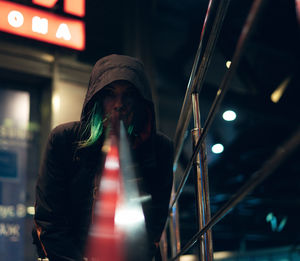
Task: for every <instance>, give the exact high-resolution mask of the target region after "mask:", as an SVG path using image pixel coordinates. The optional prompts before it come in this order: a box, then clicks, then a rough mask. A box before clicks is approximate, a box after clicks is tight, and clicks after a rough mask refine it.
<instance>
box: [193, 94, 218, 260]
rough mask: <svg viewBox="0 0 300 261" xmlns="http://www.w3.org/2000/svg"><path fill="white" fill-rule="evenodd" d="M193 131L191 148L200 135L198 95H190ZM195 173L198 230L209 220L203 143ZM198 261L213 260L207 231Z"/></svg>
mask: <svg viewBox="0 0 300 261" xmlns="http://www.w3.org/2000/svg"><path fill="white" fill-rule="evenodd" d="M192 105H193V117H194V129H193V130H192V138H193V147H194V149H195V146H196V144H197V142H198V139H199V136H200V133H201V122H200V120H201V119H200V108H199V95H198V93H193V94H192ZM194 173H195V193H196V209H197V217H198V226H199V229H201V228H203V227H204V226H205V225H206V223H207V222H208V221H209V219H210V202H209V187H208V175H207V173H208V172H207V163H206V149H205V144H204V143H203V144H202V146H201V149H200V152H199V154H198V155H197V157H196V160H195V162H194ZM199 260H201V261H212V260H213V247H212V234H211V230H208V231H207V232H206V233H205V234H204V235H203V236H202V237H201V238H200V239H199Z"/></svg>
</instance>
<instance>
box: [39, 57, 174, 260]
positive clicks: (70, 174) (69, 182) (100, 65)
mask: <svg viewBox="0 0 300 261" xmlns="http://www.w3.org/2000/svg"><path fill="white" fill-rule="evenodd" d="M117 80H126V81H129V82H130V83H131V84H133V85H134V86H135V87H136V88H138V89H139V91H140V93H141V94H142V95H143V97H144V99H145V102H146V103H148V105H149V106H151V108H152V111H153V117H152V118H153V122H152V133H151V135H150V138H148V139H147V140H146V141H145V142H144V143H142V144H141V145H140V146H139V147H138V148H137V149H135V151H134V155H135V157H134V158H135V163H136V164H137V165H138V168H139V173H140V174H139V175H140V177H139V179H138V180H140V183H141V184H138V185H139V187H140V188H142V190H143V191H142V193H147V194H150V195H151V198H152V199H151V201H148V202H147V203H145V204H144V205H143V210H144V215H145V220H146V228H147V232H148V238H149V240H150V245H151V244H154V243H155V242H158V241H159V239H160V236H161V232H162V230H163V227H164V224H165V221H166V218H167V213H168V204H169V199H170V192H171V187H172V161H173V146H172V143H171V141H170V140H169V139H168V138H167V137H165V136H164V135H162V134H160V133H158V132H157V131H156V129H155V117H154V115H155V114H154V109H153V103H152V99H151V92H150V88H149V85H148V82H147V79H146V77H145V74H144V69H143V65H142V64H141V63H140V62H139V61H138V60H137V59H135V58H131V57H128V56H121V55H111V56H107V57H104V58H102V59H100V60H99V61H98V62H97V63H96V64H95V66H94V68H93V71H92V74H91V78H90V82H89V87H88V91H87V94H86V98H85V101H84V105H83V109H82V115H81V120H80V121H78V122H70V123H66V124H62V125H59V126H58V127H56V128H55V129H54V130H52V132H51V134H50V136H49V139H48V144H47V147H46V151H45V154H44V159H43V162H42V164H41V168H40V173H39V176H38V180H37V185H36V209H35V216H34V221H35V229H34V230H33V237H34V243H35V244H36V245H37V248H38V251H39V252H40V254H41V255H46V256H47V257H48V258H49V259H50V261H60V260H65V261H66V260H69V261H71V260H72V261H75V260H76V261H77V260H80V261H82V260H83V255H84V247H85V243H86V237H87V233H88V229H89V225H90V220H91V215H92V204H93V190H94V188H95V175H96V173H97V170H98V169H99V166H101V162H102V161H103V155H102V154H101V150H99V147H100V148H101V145H102V143H103V138H101V139H100V141H99V142H98V144H96V145H95V146H92V147H89V148H86V149H81V150H78V149H77V146H78V141H80V140H81V139H82V132H83V131H82V130H83V128H84V127H85V123H86V120H87V113H88V112H89V110H90V108H91V105H92V104H93V98H94V97H95V94H97V93H98V92H100V91H101V89H102V88H103V87H105V86H106V85H108V84H110V83H112V82H114V81H117ZM151 255H152V254H151ZM145 260H146V259H145Z"/></svg>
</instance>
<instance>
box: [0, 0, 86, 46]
mask: <svg viewBox="0 0 300 261" xmlns="http://www.w3.org/2000/svg"><path fill="white" fill-rule="evenodd" d="M0 6H1V8H0V30H1V31H3V32H7V33H11V34H16V35H20V36H24V37H28V38H32V39H36V40H39V41H43V42H48V43H51V44H56V45H60V46H65V47H69V48H72V49H76V50H84V48H85V26H84V22H82V21H80V20H76V19H71V18H65V17H62V16H59V15H55V14H52V13H48V12H45V11H42V10H38V9H35V8H32V7H27V6H23V5H20V4H16V3H12V2H7V1H2V0H0Z"/></svg>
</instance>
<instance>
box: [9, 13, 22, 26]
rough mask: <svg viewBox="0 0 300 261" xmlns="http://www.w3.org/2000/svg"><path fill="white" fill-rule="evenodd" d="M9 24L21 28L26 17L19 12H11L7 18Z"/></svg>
mask: <svg viewBox="0 0 300 261" xmlns="http://www.w3.org/2000/svg"><path fill="white" fill-rule="evenodd" d="M7 20H8V23H9V24H10V25H11V26H13V27H16V28H18V27H21V26H22V25H23V23H24V16H23V15H22V13H20V12H19V11H15V10H13V11H10V12H9V14H8V16H7Z"/></svg>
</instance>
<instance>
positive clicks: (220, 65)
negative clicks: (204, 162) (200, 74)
mask: <svg viewBox="0 0 300 261" xmlns="http://www.w3.org/2000/svg"><path fill="white" fill-rule="evenodd" d="M75 2H76V5H77V4H78V6H79V7H78V8H77V7H76V8H77V9H76V8H75V7H74V6H75ZM252 2H253V1H251V0H243V1H239V0H231V1H230V3H229V8H228V12H227V15H226V17H225V19H224V23H223V26H222V29H221V32H220V35H219V38H218V41H217V44H216V48H215V50H214V52H213V55H212V60H211V62H210V65H209V68H208V72H207V77H206V78H205V82H204V85H203V90H202V92H201V94H200V112H201V120H202V121H203V122H204V121H205V120H206V117H207V113H208V111H209V108H210V106H211V104H212V101H213V99H214V97H215V95H216V93H217V90H218V87H219V85H220V82H221V80H222V77H223V76H224V74H225V73H226V71H227V70H228V68H229V67H230V61H231V58H232V56H233V53H234V50H235V47H236V44H237V40H238V38H239V36H240V34H241V31H242V28H243V25H244V23H245V19H246V17H247V15H248V12H249V10H250V7H251V4H252ZM265 2H266V3H265V5H264V7H263V10H262V13H261V15H260V17H259V19H258V22H257V25H256V27H255V30H254V32H253V34H252V35H251V39H250V41H249V42H248V44H247V46H246V50H245V52H244V54H243V57H242V59H241V62H240V64H239V67H238V69H237V73H236V75H235V77H234V79H233V82H232V84H231V85H230V88H229V91H228V92H227V94H226V96H225V99H224V101H223V103H222V105H221V108H220V110H219V112H218V114H217V116H216V119H215V121H214V123H213V125H212V127H211V129H210V131H209V134H208V136H207V138H206V148H207V159H208V175H209V183H210V202H211V211H212V214H214V213H215V212H216V211H217V210H218V209H219V208H220V207H221V206H222V204H224V203H225V202H226V201H227V200H228V199H229V198H230V197H231V196H232V195H233V194H234V193H235V192H236V191H237V189H238V188H240V187H241V185H242V184H244V183H245V181H246V180H247V178H248V177H250V175H251V174H252V173H254V172H255V171H256V170H258V169H259V168H260V166H261V165H262V163H263V162H264V161H265V160H266V159H268V158H269V157H270V156H271V155H272V153H273V152H274V150H275V149H276V148H277V147H278V146H279V145H280V144H281V143H282V142H283V141H285V140H286V139H287V137H289V136H290V135H291V134H292V133H293V132H294V131H295V130H296V128H297V126H298V125H299V113H300V106H299V94H300V91H299V83H300V71H299V70H300V66H299V48H300V39H299V30H300V28H299V23H298V22H299V18H297V9H296V3H297V2H298V1H296V2H295V1H293V0H275V1H270V0H269V1H265ZM45 3H46V4H48V6H47V5H45ZM70 3H71V1H69V0H64V1H63V0H58V1H39V0H32V1H31V0H15V1H0V31H1V32H0V260H1V261H2V260H3V261H4V260H5V261H6V260H16V261H23V260H24V261H29V260H35V258H36V256H35V252H34V248H33V246H32V243H31V242H32V240H31V227H32V225H33V220H32V217H33V214H34V208H33V206H34V200H35V199H34V187H35V182H36V178H37V175H38V169H39V163H40V160H41V157H42V154H43V150H44V146H45V142H46V139H47V136H48V134H49V132H50V130H51V129H52V128H53V127H55V126H56V125H58V124H60V123H63V122H66V121H73V120H78V119H79V117H80V113H81V106H82V104H83V99H84V96H85V92H86V88H87V84H88V80H89V74H90V71H91V69H92V66H93V64H94V63H95V62H96V61H97V60H98V59H99V58H101V57H103V56H105V55H108V54H112V53H118V54H126V55H131V56H135V57H138V58H140V59H142V60H143V62H144V64H145V68H146V70H147V73H148V76H149V79H150V82H151V85H152V93H153V97H154V101H155V108H156V112H157V126H158V129H159V130H160V131H162V132H164V133H165V134H167V135H168V136H169V137H170V138H174V134H175V130H176V125H177V121H178V118H179V114H180V109H181V105H182V102H183V99H184V95H185V91H186V87H187V84H188V79H189V76H190V73H191V69H192V65H193V61H194V58H195V54H196V51H197V47H198V44H199V41H200V35H201V30H202V26H203V22H204V18H205V13H206V10H207V6H208V1H207V0H186V1H178V0H177V1H176V0H172V1H171V0H152V1H150V0H148V1H145V0H128V1H121V0H110V1H107V0H106V1H104V0H103V1H102V0H98V1H92V0H87V1H83V0H82V1H81V0H76V1H73V2H72V3H73V6H71V7H70ZM83 3H85V9H83V8H82V6H81V5H80V4H83ZM68 4H69V5H68ZM73 7H74V8H73ZM34 15H36V16H38V17H47V18H48V26H49V31H47V30H46V29H45V28H46V27H45V26H46V25H45V23H44V22H43V21H41V20H40V21H39V23H38V24H34V22H33V20H32V17H33V16H34ZM297 19H298V20H297ZM72 23H74V24H75V25H74V26H73V25H72ZM62 24H63V25H62ZM74 28H75V29H74ZM51 30H52V31H54V32H56V35H55V33H54V34H53V36H52V38H51V35H50V34H51V33H53V32H52V31H51ZM73 30H74V31H73ZM74 32H75V33H74ZM73 33H74V34H73ZM74 35H76V37H74V38H76V39H77V38H78V39H77V42H75V43H74V44H73V42H72V41H73V38H72V37H73V36H74ZM55 36H56V39H54V38H55ZM57 39H60V40H59V41H58V40H57ZM78 43H79V44H78ZM228 111H229V112H228ZM225 112H227V113H225ZM224 113H225V114H224ZM191 128H192V124H191V125H190V128H189V130H188V131H187V133H186V135H185V145H184V147H183V151H182V154H181V156H180V158H179V165H178V172H177V174H178V178H177V179H179V178H180V175H182V173H183V170H184V168H185V166H186V165H187V163H188V160H189V158H190V156H191V155H192V141H191V135H190V130H191ZM299 158H300V151H299V149H298V150H297V151H296V152H295V153H294V154H293V155H292V156H291V157H289V158H288V160H286V161H285V163H284V164H283V165H281V166H280V168H279V169H277V171H276V172H274V173H273V175H272V176H271V177H269V178H268V179H267V180H266V181H264V182H263V183H262V184H261V185H260V186H259V187H258V188H256V189H255V190H254V191H253V192H252V193H251V194H250V195H248V196H247V197H246V199H245V200H244V201H243V202H242V203H240V204H238V205H237V206H236V207H235V208H234V209H232V210H231V211H230V212H229V213H228V215H226V217H225V218H224V219H223V220H221V221H220V222H219V223H218V224H217V225H216V226H214V228H213V234H212V235H213V247H214V252H215V260H281V261H286V260H300V255H299V250H300V246H299V244H300V224H299V213H298V209H299V207H300V159H299ZM194 199H195V195H194V182H193V177H192V175H191V178H189V180H188V182H187V185H186V186H185V188H184V191H183V194H182V196H181V198H180V200H179V205H178V209H179V213H180V219H179V225H180V226H179V227H180V239H181V244H182V245H185V243H186V242H187V241H188V240H189V238H190V237H191V236H193V235H194V234H195V233H196V232H197V225H196V224H197V222H196V215H195V202H194ZM195 251H196V250H195V249H191V250H189V252H188V253H187V254H188V255H186V256H185V257H182V258H181V260H186V261H187V260H196V259H195V257H194V254H195V253H196V252H195Z"/></svg>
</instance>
